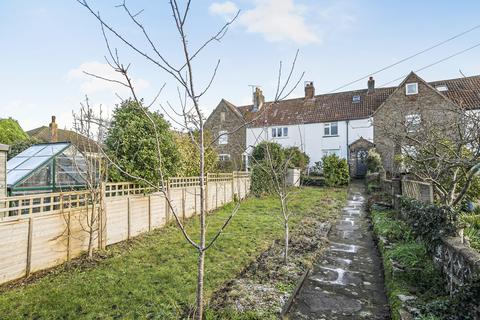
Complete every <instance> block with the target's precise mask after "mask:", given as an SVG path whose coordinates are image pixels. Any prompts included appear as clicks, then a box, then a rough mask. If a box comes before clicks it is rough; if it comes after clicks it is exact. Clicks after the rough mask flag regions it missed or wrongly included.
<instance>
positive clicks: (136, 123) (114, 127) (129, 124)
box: [105, 100, 180, 185]
mask: <svg viewBox="0 0 480 320" xmlns="http://www.w3.org/2000/svg"><path fill="white" fill-rule="evenodd" d="M145 113H147V114H148V115H149V117H150V118H151V119H153V121H154V122H155V124H156V129H157V132H158V135H159V140H160V141H159V142H160V154H161V159H159V157H158V153H157V145H156V139H155V130H154V126H153V125H152V123H151V122H150V120H149V119H148V117H147V116H146V115H145ZM105 145H106V147H107V153H108V154H109V156H110V158H111V159H112V160H113V161H114V162H115V163H116V164H117V165H118V166H119V167H120V168H121V169H122V170H124V171H126V172H127V173H129V174H131V175H134V176H137V177H140V178H142V179H145V180H148V181H150V182H151V183H154V184H158V185H159V184H160V180H161V175H160V172H159V170H158V169H159V167H160V166H161V168H162V169H163V175H164V177H170V176H175V175H176V174H177V172H178V169H179V166H180V152H179V150H178V148H177V145H176V143H175V139H174V136H173V133H172V131H171V130H170V124H169V123H168V122H167V121H166V120H165V119H164V118H163V116H162V115H161V114H159V113H157V112H151V111H150V110H148V108H146V107H144V106H143V105H138V104H137V103H136V102H134V101H131V100H127V101H125V102H123V103H122V104H121V105H120V106H118V107H117V108H116V109H115V111H114V113H113V119H112V123H111V126H110V128H109V130H108V133H107V138H106V140H105ZM160 160H161V163H160ZM110 178H111V179H112V180H113V181H124V180H125V179H127V180H132V178H131V177H130V176H129V175H126V174H124V173H123V172H122V171H120V170H118V169H117V168H116V167H114V166H112V167H111V170H110Z"/></svg>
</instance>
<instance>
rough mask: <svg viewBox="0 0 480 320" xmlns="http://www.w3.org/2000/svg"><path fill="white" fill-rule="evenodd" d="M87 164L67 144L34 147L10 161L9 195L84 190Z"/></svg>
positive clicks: (8, 169) (8, 164)
mask: <svg viewBox="0 0 480 320" xmlns="http://www.w3.org/2000/svg"><path fill="white" fill-rule="evenodd" d="M86 175H87V163H86V161H85V158H84V157H83V156H82V155H81V153H80V152H78V150H77V149H76V148H75V146H73V145H72V144H70V143H68V142H62V143H48V144H38V145H34V146H32V147H30V148H28V149H27V150H25V151H23V152H22V153H20V154H18V155H17V156H16V157H14V158H12V159H10V160H9V161H8V162H7V185H8V190H9V194H10V195H21V194H30V193H44V192H59V191H63V190H72V189H81V188H83V187H85V184H86Z"/></svg>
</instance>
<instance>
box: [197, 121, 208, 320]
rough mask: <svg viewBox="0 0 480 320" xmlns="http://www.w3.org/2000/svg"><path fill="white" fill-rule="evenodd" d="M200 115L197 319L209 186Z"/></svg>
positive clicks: (199, 318)
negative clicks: (206, 178) (206, 195)
mask: <svg viewBox="0 0 480 320" xmlns="http://www.w3.org/2000/svg"><path fill="white" fill-rule="evenodd" d="M199 117H200V130H199V136H200V137H199V138H200V141H199V144H200V244H199V253H198V274H197V310H196V319H197V320H202V319H203V277H204V273H205V269H204V266H205V250H204V249H205V233H206V230H205V219H206V214H207V213H206V212H205V204H206V203H205V200H206V199H205V188H208V185H207V182H208V181H205V141H204V132H203V120H202V118H201V114H200V113H199Z"/></svg>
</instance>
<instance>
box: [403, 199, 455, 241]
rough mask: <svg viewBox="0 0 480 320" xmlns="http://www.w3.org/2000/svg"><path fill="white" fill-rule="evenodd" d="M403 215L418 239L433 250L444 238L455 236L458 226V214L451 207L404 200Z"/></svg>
mask: <svg viewBox="0 0 480 320" xmlns="http://www.w3.org/2000/svg"><path fill="white" fill-rule="evenodd" d="M401 207H402V215H403V216H404V218H405V221H406V222H407V223H408V224H409V225H410V227H411V228H412V230H413V232H414V234H415V236H416V237H418V238H420V239H422V240H423V241H425V242H426V243H427V245H428V247H429V249H431V250H433V247H434V246H435V243H436V242H437V241H438V240H440V239H441V238H443V237H447V236H453V235H454V234H455V232H456V228H457V225H458V215H457V213H456V212H455V211H454V210H453V209H451V208H449V207H438V206H436V205H432V204H425V203H423V202H420V201H417V200H412V199H407V198H402V201H401Z"/></svg>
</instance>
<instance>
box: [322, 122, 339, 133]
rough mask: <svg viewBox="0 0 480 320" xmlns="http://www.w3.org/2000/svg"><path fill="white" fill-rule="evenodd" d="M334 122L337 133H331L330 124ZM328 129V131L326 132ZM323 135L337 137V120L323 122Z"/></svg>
mask: <svg viewBox="0 0 480 320" xmlns="http://www.w3.org/2000/svg"><path fill="white" fill-rule="evenodd" d="M333 124H335V126H336V127H337V133H335V134H332V125H333ZM327 129H328V133H327ZM323 136H324V137H337V136H338V121H337V122H328V123H324V124H323Z"/></svg>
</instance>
